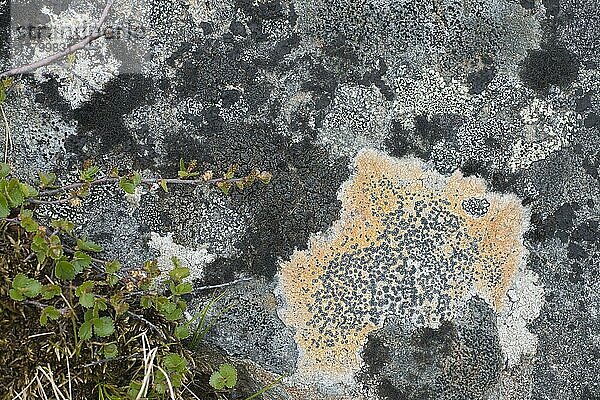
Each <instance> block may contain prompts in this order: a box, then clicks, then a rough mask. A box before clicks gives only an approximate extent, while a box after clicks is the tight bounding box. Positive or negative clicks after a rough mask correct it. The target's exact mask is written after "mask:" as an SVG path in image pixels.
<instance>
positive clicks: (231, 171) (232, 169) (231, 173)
mask: <svg viewBox="0 0 600 400" xmlns="http://www.w3.org/2000/svg"><path fill="white" fill-rule="evenodd" d="M237 169H238V165H237V164H233V165H231V166H230V167H229V169H228V170H227V172H225V173H224V174H223V179H231V178H233V176H234V175H235V172H236V171H237Z"/></svg>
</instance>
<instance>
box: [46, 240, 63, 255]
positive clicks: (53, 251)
mask: <svg viewBox="0 0 600 400" xmlns="http://www.w3.org/2000/svg"><path fill="white" fill-rule="evenodd" d="M48 255H49V256H50V258H52V259H54V260H58V259H59V258H61V257H62V256H63V247H62V244H61V243H60V237H58V235H52V236H50V237H49V238H48Z"/></svg>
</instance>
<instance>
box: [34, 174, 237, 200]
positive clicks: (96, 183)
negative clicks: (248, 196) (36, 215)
mask: <svg viewBox="0 0 600 400" xmlns="http://www.w3.org/2000/svg"><path fill="white" fill-rule="evenodd" d="M245 179H246V178H245V177H242V178H231V179H225V178H215V179H209V180H204V179H181V178H164V179H163V178H144V179H142V181H141V183H143V184H146V185H154V184H159V183H160V182H162V181H164V182H165V183H167V184H175V185H191V186H200V185H216V184H217V183H220V182H228V183H236V182H243V181H244V180H245ZM119 180H120V178H117V177H105V178H99V179H96V180H93V181H91V182H75V183H71V184H68V185H64V186H61V187H57V188H55V189H48V190H42V191H40V192H39V194H38V195H39V197H47V196H53V195H56V194H60V193H64V192H67V191H69V190H75V189H79V188H82V187H84V186H99V185H107V184H113V183H117V182H119ZM29 201H30V202H32V203H38V204H47V203H48V202H53V203H52V204H58V203H56V202H57V201H60V202H61V203H65V202H67V201H68V200H65V199H58V200H47V201H45V200H38V199H29Z"/></svg>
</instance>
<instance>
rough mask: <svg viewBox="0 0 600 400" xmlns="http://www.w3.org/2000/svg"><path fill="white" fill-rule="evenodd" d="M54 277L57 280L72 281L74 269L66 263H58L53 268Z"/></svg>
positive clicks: (63, 261) (62, 261)
mask: <svg viewBox="0 0 600 400" xmlns="http://www.w3.org/2000/svg"><path fill="white" fill-rule="evenodd" d="M54 275H56V277H57V278H59V279H65V280H68V281H70V280H73V279H74V278H75V267H74V266H73V264H71V263H70V262H68V261H65V260H61V261H58V262H57V263H56V265H55V266H54Z"/></svg>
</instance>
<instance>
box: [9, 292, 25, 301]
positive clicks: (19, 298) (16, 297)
mask: <svg viewBox="0 0 600 400" xmlns="http://www.w3.org/2000/svg"><path fill="white" fill-rule="evenodd" d="M8 294H9V295H10V298H11V299H13V300H15V301H23V300H25V296H23V293H21V291H20V290H17V289H10V290H9V291H8Z"/></svg>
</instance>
